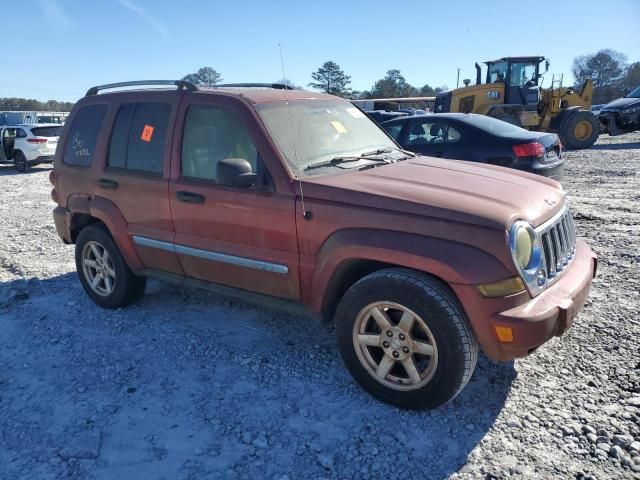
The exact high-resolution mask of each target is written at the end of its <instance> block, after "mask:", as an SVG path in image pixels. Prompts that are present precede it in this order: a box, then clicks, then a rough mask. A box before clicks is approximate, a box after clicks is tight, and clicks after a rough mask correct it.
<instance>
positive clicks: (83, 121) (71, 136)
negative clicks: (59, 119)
mask: <svg viewBox="0 0 640 480" xmlns="http://www.w3.org/2000/svg"><path fill="white" fill-rule="evenodd" d="M106 112H107V106H106V105H87V106H86V107H82V108H80V110H79V111H78V114H77V115H76V117H75V119H74V121H73V124H72V125H71V128H70V129H69V132H68V135H67V143H66V145H65V149H64V163H68V164H70V165H78V166H82V167H88V166H90V165H91V164H92V163H93V156H94V154H95V149H96V143H97V141H98V133H99V132H100V127H101V126H102V121H103V120H104V115H105V113H106Z"/></svg>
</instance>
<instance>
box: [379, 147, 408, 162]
mask: <svg viewBox="0 0 640 480" xmlns="http://www.w3.org/2000/svg"><path fill="white" fill-rule="evenodd" d="M393 151H396V152H400V153H402V154H404V155H405V158H406V157H417V156H418V155H417V154H416V153H413V152H410V151H409V150H403V149H401V148H397V147H385V148H380V149H378V150H375V152H376V154H377V155H380V154H382V153H391V152H393ZM402 160H404V159H402Z"/></svg>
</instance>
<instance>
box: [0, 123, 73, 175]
mask: <svg viewBox="0 0 640 480" xmlns="http://www.w3.org/2000/svg"><path fill="white" fill-rule="evenodd" d="M61 130H62V125H59V124H55V123H34V124H29V125H27V124H25V125H15V126H14V125H2V126H0V147H1V148H0V163H13V164H14V165H15V167H16V170H18V171H19V172H26V171H27V170H28V169H29V168H30V167H32V166H34V165H39V164H41V163H53V157H54V155H55V153H56V147H57V146H58V137H59V136H60V131H61Z"/></svg>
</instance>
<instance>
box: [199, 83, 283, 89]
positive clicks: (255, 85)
mask: <svg viewBox="0 0 640 480" xmlns="http://www.w3.org/2000/svg"><path fill="white" fill-rule="evenodd" d="M212 87H213V88H218V87H231V88H233V87H236V88H275V89H277V90H293V87H292V86H291V85H285V84H284V83H219V84H217V85H212Z"/></svg>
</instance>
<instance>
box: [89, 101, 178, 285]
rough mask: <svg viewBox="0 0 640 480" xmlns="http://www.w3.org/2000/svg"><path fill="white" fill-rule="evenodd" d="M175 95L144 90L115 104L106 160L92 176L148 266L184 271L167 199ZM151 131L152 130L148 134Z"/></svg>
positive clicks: (175, 108) (97, 187)
mask: <svg viewBox="0 0 640 480" xmlns="http://www.w3.org/2000/svg"><path fill="white" fill-rule="evenodd" d="M178 100H179V97H178V96H177V95H174V96H167V95H166V92H165V95H163V96H162V97H159V96H158V97H156V94H150V95H148V96H147V95H145V97H144V99H138V101H136V102H123V103H122V104H121V105H119V106H118V108H117V109H116V112H114V113H113V114H112V123H111V125H112V126H113V128H112V130H111V131H112V135H111V137H110V141H109V147H108V151H107V154H106V155H105V156H106V157H107V160H106V161H105V162H106V165H104V166H103V168H102V171H101V172H100V173H99V176H98V178H97V180H96V185H95V192H96V195H99V196H102V197H104V198H107V199H109V200H111V201H113V203H114V204H116V205H117V206H118V208H119V210H120V212H121V213H122V215H123V216H124V218H125V220H126V222H127V233H128V234H129V236H130V237H131V238H132V240H133V242H134V245H135V248H136V251H137V253H138V255H139V256H140V260H141V261H142V263H143V264H144V266H145V267H146V268H153V269H157V270H163V271H167V272H171V273H177V274H182V273H183V270H182V266H181V265H180V262H179V260H178V255H177V254H176V253H175V252H174V251H172V248H171V246H172V245H173V242H174V239H175V231H174V228H173V220H172V218H171V207H170V202H169V175H170V156H171V138H172V135H170V134H169V132H172V131H173V130H172V128H173V127H172V126H173V124H174V123H175V120H174V118H175V112H176V111H177V108H178ZM149 131H151V132H153V133H152V134H151V135H148V132H149ZM153 242H157V243H155V244H153ZM158 242H159V243H158ZM150 244H151V245H154V246H150ZM158 245H168V246H169V247H167V248H157V247H158Z"/></svg>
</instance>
